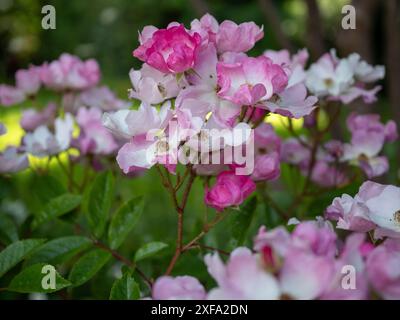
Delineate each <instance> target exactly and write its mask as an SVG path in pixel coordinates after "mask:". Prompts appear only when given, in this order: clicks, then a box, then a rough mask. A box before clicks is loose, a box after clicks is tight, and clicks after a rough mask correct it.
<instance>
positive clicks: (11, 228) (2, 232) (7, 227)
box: [0, 214, 18, 244]
mask: <svg viewBox="0 0 400 320" xmlns="http://www.w3.org/2000/svg"><path fill="white" fill-rule="evenodd" d="M0 239H1V240H2V241H3V243H5V244H10V243H12V242H15V241H18V231H17V226H16V225H15V223H14V220H13V219H12V218H11V217H10V216H8V215H6V214H2V215H0Z"/></svg>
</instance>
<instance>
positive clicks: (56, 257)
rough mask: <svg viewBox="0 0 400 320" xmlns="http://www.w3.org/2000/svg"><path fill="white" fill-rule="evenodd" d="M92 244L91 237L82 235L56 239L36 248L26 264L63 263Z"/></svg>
mask: <svg viewBox="0 0 400 320" xmlns="http://www.w3.org/2000/svg"><path fill="white" fill-rule="evenodd" d="M90 244H91V241H90V239H88V238H86V237H82V236H69V237H62V238H58V239H54V240H51V241H49V242H47V243H45V244H44V245H42V246H41V247H39V248H38V249H36V250H35V251H34V252H33V253H32V255H31V256H30V257H29V259H28V260H27V261H26V265H32V264H35V263H38V262H46V263H54V264H57V263H61V262H63V260H66V259H67V258H69V257H71V256H73V255H75V254H77V253H78V252H80V251H82V250H84V249H86V248H88V247H89V246H90Z"/></svg>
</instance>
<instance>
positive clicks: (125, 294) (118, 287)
mask: <svg viewBox="0 0 400 320" xmlns="http://www.w3.org/2000/svg"><path fill="white" fill-rule="evenodd" d="M139 298H140V290H139V286H138V284H137V283H136V281H135V279H134V278H133V277H132V276H131V275H130V274H129V273H125V274H124V275H123V276H122V277H121V278H120V279H117V280H115V282H114V284H113V286H112V288H111V292H110V300H137V299H139Z"/></svg>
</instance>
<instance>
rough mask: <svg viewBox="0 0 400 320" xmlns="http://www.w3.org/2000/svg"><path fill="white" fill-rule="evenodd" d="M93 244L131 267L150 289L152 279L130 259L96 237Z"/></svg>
mask: <svg viewBox="0 0 400 320" xmlns="http://www.w3.org/2000/svg"><path fill="white" fill-rule="evenodd" d="M93 244H94V245H95V246H96V247H98V248H99V249H101V250H103V251H106V252H109V253H111V255H112V256H113V257H114V258H115V259H117V260H118V261H121V262H122V263H123V264H125V265H126V266H128V267H129V268H131V269H132V270H135V271H136V272H137V274H138V275H139V276H140V277H141V278H142V279H143V281H144V282H145V283H146V284H147V286H148V287H149V289H150V290H151V287H152V285H153V283H152V281H151V280H150V279H149V278H148V277H147V276H146V275H145V274H144V272H142V271H141V270H140V269H139V268H138V267H137V266H136V265H135V264H134V263H133V262H132V261H130V260H129V259H127V258H125V257H124V256H122V255H121V254H120V253H118V252H117V251H116V250H113V249H111V248H109V247H108V246H107V245H105V244H104V243H102V242H100V241H99V240H97V239H93Z"/></svg>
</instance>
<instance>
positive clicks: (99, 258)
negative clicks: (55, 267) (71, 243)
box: [68, 249, 111, 287]
mask: <svg viewBox="0 0 400 320" xmlns="http://www.w3.org/2000/svg"><path fill="white" fill-rule="evenodd" d="M110 258H111V254H110V253H109V252H106V251H103V250H101V249H94V250H92V251H90V252H88V253H86V254H85V255H83V256H82V257H81V258H80V259H79V260H78V261H77V262H76V263H75V264H74V266H73V267H72V270H71V272H70V274H69V277H68V280H69V281H70V282H71V283H72V284H73V285H74V286H75V287H77V286H80V285H82V284H84V283H85V282H87V281H89V280H90V279H91V278H92V277H94V276H95V274H96V273H97V272H98V271H100V269H101V268H102V267H103V266H104V265H105V264H106V263H107V262H108V261H109V260H110Z"/></svg>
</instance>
